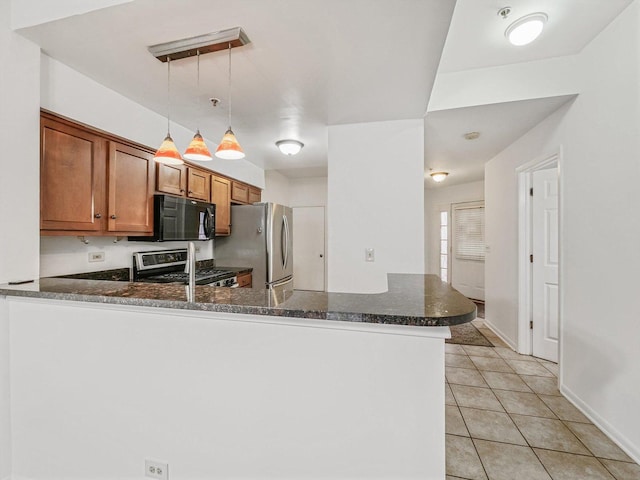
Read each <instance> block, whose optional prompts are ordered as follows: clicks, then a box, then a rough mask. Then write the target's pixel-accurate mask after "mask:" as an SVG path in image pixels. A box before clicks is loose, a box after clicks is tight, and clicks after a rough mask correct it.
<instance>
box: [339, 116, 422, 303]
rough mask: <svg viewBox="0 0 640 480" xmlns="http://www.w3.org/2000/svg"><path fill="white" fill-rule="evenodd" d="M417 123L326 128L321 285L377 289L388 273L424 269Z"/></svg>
mask: <svg viewBox="0 0 640 480" xmlns="http://www.w3.org/2000/svg"><path fill="white" fill-rule="evenodd" d="M423 123H424V122H423V120H422V119H419V120H397V121H388V122H372V123H359V124H350V125H336V126H331V127H329V175H328V237H329V241H328V247H329V250H328V289H329V291H332V292H353V293H357V292H361V293H371V292H382V291H386V289H387V280H386V274H387V273H389V272H397V273H423V272H424V126H423ZM366 248H374V249H375V262H366V261H365V249H366Z"/></svg>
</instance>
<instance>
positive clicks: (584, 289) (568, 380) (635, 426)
mask: <svg viewBox="0 0 640 480" xmlns="http://www.w3.org/2000/svg"><path fill="white" fill-rule="evenodd" d="M639 31H640V3H639V2H638V1H634V2H633V3H632V4H631V5H630V6H629V7H628V8H627V9H626V10H625V11H624V12H623V13H622V14H621V15H620V16H619V17H618V18H616V19H615V20H614V21H613V22H612V23H611V24H610V25H609V26H608V27H607V28H606V29H605V30H604V31H603V32H602V33H601V34H600V35H599V36H598V37H597V38H596V39H594V40H593V41H592V42H591V43H590V44H589V45H588V46H587V47H585V49H584V50H583V51H582V53H581V54H580V73H581V78H582V86H581V94H580V95H579V97H578V98H577V99H576V100H575V101H574V102H573V103H572V104H570V105H567V106H565V107H562V108H561V110H560V111H558V112H557V113H555V114H554V115H552V116H551V117H550V118H548V119H547V120H545V121H544V122H542V123H541V124H540V125H538V126H537V127H536V128H535V129H533V130H532V131H531V132H530V133H528V134H527V135H525V136H524V137H522V138H521V139H520V140H518V141H517V142H516V143H514V144H513V145H511V146H510V147H509V148H508V149H506V150H505V151H504V152H502V153H501V154H500V155H498V156H497V157H496V158H495V159H493V160H491V162H489V164H487V168H486V171H485V189H486V207H487V214H489V212H491V213H490V215H491V216H490V218H488V221H487V236H488V243H489V245H490V246H491V254H490V255H489V256H488V260H487V272H486V279H487V291H488V296H487V318H488V319H489V320H490V321H491V322H494V323H495V325H496V326H497V327H498V328H499V330H500V332H501V333H502V334H503V335H505V336H506V337H508V338H509V339H510V340H512V341H513V342H514V343H515V340H516V333H517V328H516V316H517V315H516V314H517V302H518V299H517V270H516V268H517V195H516V190H517V186H516V175H515V168H516V166H517V165H519V164H521V163H524V162H526V161H528V160H532V159H535V158H538V157H543V156H545V155H548V154H550V153H554V152H557V151H558V150H559V149H560V147H561V148H562V152H563V155H562V158H561V162H560V176H561V177H560V178H561V183H560V192H561V193H560V194H561V207H560V215H561V259H560V275H561V277H560V285H561V287H560V288H561V306H560V316H561V331H560V335H561V337H560V345H561V349H560V354H561V355H560V381H561V389H562V391H563V393H565V394H566V395H567V396H568V397H569V398H570V399H571V400H573V401H574V402H575V403H576V404H577V405H578V406H579V407H581V408H582V409H583V411H585V412H586V413H587V414H588V415H589V416H590V417H591V418H592V419H593V420H594V421H595V422H596V423H597V424H598V425H600V426H601V427H602V428H603V429H604V430H605V431H606V432H607V433H608V434H609V435H610V436H612V437H613V438H614V439H615V440H616V441H617V442H618V443H619V444H620V445H621V446H622V447H623V448H624V449H625V450H626V451H627V453H629V454H630V455H632V456H633V457H634V459H635V460H640V413H639V412H638V411H637V410H636V409H635V408H634V405H637V404H639V403H640V390H638V388H637V386H638V385H639V384H640V369H639V368H638V362H639V360H640V356H639V353H638V348H637V343H638V342H637V339H638V338H640V322H638V321H637V316H638V312H639V311H640V297H639V296H638V291H639V290H640V283H639V281H638V272H639V271H640V253H639V250H638V245H640V215H638V185H640V162H639V161H638V158H640V142H639V140H638V138H640V131H639V130H640V93H639V91H638V84H639V83H640V75H639V65H638V58H640V40H639V38H638V32H639ZM605 172H607V173H609V174H605Z"/></svg>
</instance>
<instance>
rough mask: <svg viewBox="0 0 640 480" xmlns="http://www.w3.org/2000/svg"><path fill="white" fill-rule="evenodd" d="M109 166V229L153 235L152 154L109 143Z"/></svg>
mask: <svg viewBox="0 0 640 480" xmlns="http://www.w3.org/2000/svg"><path fill="white" fill-rule="evenodd" d="M108 165H109V195H108V199H109V210H108V218H107V230H109V231H110V232H141V233H149V234H150V233H153V193H154V172H155V162H154V160H153V155H151V154H150V153H148V152H145V151H143V150H139V149H137V148H133V147H130V146H127V145H123V144H120V143H117V142H109V163H108Z"/></svg>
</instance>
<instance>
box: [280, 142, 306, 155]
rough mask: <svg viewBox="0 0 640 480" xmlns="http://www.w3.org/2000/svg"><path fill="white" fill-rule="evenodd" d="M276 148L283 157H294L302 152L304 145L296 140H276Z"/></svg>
mask: <svg viewBox="0 0 640 480" xmlns="http://www.w3.org/2000/svg"><path fill="white" fill-rule="evenodd" d="M276 147H278V148H279V149H280V151H281V152H282V153H284V154H285V155H295V154H297V153H299V152H300V150H302V147H304V143H302V142H299V141H298V140H278V141H277V142H276Z"/></svg>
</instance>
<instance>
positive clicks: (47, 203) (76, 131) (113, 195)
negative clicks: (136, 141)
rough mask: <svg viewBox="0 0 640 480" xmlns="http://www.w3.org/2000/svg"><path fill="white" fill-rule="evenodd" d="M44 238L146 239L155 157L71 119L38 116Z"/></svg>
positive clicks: (150, 225)
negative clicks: (129, 236)
mask: <svg viewBox="0 0 640 480" xmlns="http://www.w3.org/2000/svg"><path fill="white" fill-rule="evenodd" d="M40 122H41V136H40V138H41V155H40V230H41V233H42V234H43V235H118V236H120V235H122V236H124V235H131V236H134V235H149V234H150V233H152V232H153V192H154V172H155V165H154V162H153V155H152V154H151V153H150V152H149V151H146V150H144V149H142V148H138V147H135V146H133V145H127V144H125V143H120V142H117V141H115V140H114V137H110V136H108V135H107V134H102V133H101V132H99V131H95V130H93V129H90V128H88V127H85V126H83V125H79V124H76V123H74V122H72V121H70V120H66V119H62V118H58V117H57V116H55V115H53V114H49V113H46V112H43V113H42V115H41V121H40Z"/></svg>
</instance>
